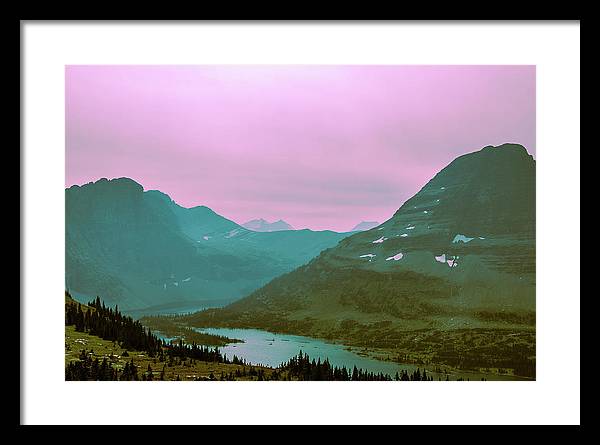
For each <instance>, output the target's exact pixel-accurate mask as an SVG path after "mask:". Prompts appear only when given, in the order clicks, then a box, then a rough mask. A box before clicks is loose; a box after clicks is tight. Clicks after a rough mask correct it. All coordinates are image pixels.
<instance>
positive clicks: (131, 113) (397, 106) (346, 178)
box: [66, 65, 535, 231]
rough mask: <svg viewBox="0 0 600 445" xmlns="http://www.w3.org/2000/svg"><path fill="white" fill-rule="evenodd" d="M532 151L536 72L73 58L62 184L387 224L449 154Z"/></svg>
mask: <svg viewBox="0 0 600 445" xmlns="http://www.w3.org/2000/svg"><path fill="white" fill-rule="evenodd" d="M505 142H514V143H520V144H522V145H524V146H525V148H527V150H528V151H529V153H531V154H533V155H534V156H535V67H534V66H435V65H432V66H401V65H399V66H394V65H390V66H367V65H363V66H360V65H355V66H340V65H331V66H323V65H321V66H318V65H314V66H311V65H281V66H277V65H255V66H252V65H245V66H244V65H205V66H168V65H163V66H68V67H67V68H66V186H67V187H68V186H71V185H73V184H84V183H87V182H90V181H96V180H98V179H99V178H103V177H106V178H115V177H123V176H126V177H129V178H132V179H134V180H135V181H137V182H139V183H140V184H142V185H143V186H144V188H145V189H146V190H152V189H158V190H161V191H163V192H165V193H167V194H168V195H170V196H171V198H173V199H174V200H175V201H176V202H177V203H179V204H180V205H182V206H185V207H192V206H196V205H206V206H208V207H210V208H212V209H213V210H214V211H216V212H217V213H219V214H221V215H223V216H225V217H227V218H230V219H232V220H234V221H236V222H238V223H244V222H246V221H247V220H249V219H253V218H265V219H267V220H269V221H271V220H275V219H280V218H282V219H284V220H285V221H287V222H289V223H290V224H292V225H293V226H294V227H296V228H304V227H307V228H310V229H315V230H321V229H332V230H337V231H346V230H350V229H351V228H352V227H353V226H354V225H355V224H357V223H359V222H360V221H363V220H366V221H373V220H375V221H379V222H383V221H385V220H386V219H388V218H389V217H391V216H392V214H393V213H394V212H395V211H396V210H397V209H398V207H400V205H401V204H402V203H403V202H404V201H405V200H406V199H408V198H410V197H411V196H412V195H413V194H415V193H416V192H417V191H418V190H419V189H420V188H421V187H422V186H423V185H424V184H425V183H426V182H427V181H428V180H429V179H431V177H433V176H434V175H435V174H436V173H437V172H438V171H439V170H440V169H442V168H443V167H444V166H446V165H447V164H448V163H449V162H450V161H452V160H453V159H454V158H455V157H457V156H459V155H462V154H464V153H468V152H471V151H475V150H478V149H480V148H482V147H484V146H486V145H498V144H502V143H505Z"/></svg>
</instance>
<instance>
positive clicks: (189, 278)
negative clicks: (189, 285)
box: [181, 277, 192, 283]
mask: <svg viewBox="0 0 600 445" xmlns="http://www.w3.org/2000/svg"><path fill="white" fill-rule="evenodd" d="M191 279H192V277H187V278H186V279H185V280H181V282H182V283H185V282H187V281H190V280H191Z"/></svg>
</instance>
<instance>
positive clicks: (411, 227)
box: [406, 226, 415, 230]
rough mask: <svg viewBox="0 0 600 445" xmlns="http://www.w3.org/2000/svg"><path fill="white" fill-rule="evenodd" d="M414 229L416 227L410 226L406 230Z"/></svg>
mask: <svg viewBox="0 0 600 445" xmlns="http://www.w3.org/2000/svg"><path fill="white" fill-rule="evenodd" d="M414 228H415V226H409V227H407V228H406V230H412V229H414Z"/></svg>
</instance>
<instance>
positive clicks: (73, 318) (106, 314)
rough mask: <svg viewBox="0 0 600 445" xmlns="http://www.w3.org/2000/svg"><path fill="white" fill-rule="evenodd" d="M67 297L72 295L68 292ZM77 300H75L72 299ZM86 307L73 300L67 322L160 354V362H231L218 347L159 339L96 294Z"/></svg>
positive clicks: (152, 354) (125, 345)
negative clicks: (167, 358)
mask: <svg viewBox="0 0 600 445" xmlns="http://www.w3.org/2000/svg"><path fill="white" fill-rule="evenodd" d="M66 295H67V297H69V298H70V297H71V296H70V295H69V294H68V292H67V293H66ZM73 301H74V300H73ZM85 309H86V310H84V309H83V308H82V307H81V304H80V303H77V302H74V303H71V304H67V305H66V306H65V325H67V326H70V325H74V326H75V330H76V331H79V332H86V333H89V334H90V335H95V336H97V337H100V338H102V339H104V340H109V341H114V342H117V343H119V345H120V346H121V347H122V348H123V349H125V350H127V349H129V350H134V351H144V352H147V353H148V356H149V357H157V358H158V359H159V361H161V362H162V361H164V360H165V355H167V356H168V357H169V358H171V359H172V358H173V357H180V358H189V359H193V360H202V361H206V362H219V363H231V362H230V361H229V360H227V358H226V357H224V356H223V355H222V354H221V353H220V351H219V349H218V348H209V347H206V346H199V345H197V344H195V343H192V344H184V343H183V342H182V341H181V340H180V341H179V343H176V344H171V343H167V342H165V341H163V340H161V339H159V338H158V337H157V336H156V335H154V334H153V333H152V332H151V330H150V329H146V328H145V327H144V326H143V325H142V324H141V323H140V322H139V321H137V320H134V319H133V318H131V317H130V316H127V315H123V314H122V313H121V312H119V309H118V306H117V307H115V309H111V308H107V307H106V306H105V305H104V303H103V302H102V301H101V300H100V297H97V298H96V299H95V300H93V301H91V302H89V303H88V304H87V308H85Z"/></svg>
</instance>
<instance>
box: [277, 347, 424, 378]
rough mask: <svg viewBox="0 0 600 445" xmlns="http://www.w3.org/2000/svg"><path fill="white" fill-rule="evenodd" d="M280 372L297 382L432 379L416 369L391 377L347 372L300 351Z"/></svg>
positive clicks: (345, 369) (344, 368) (283, 365)
mask: <svg viewBox="0 0 600 445" xmlns="http://www.w3.org/2000/svg"><path fill="white" fill-rule="evenodd" d="M278 369H279V370H281V371H286V372H287V374H288V376H289V377H292V378H295V379H298V380H342V381H343V380H378V381H389V380H404V381H431V380H433V377H431V376H428V375H427V371H425V370H423V373H421V371H420V370H419V369H416V370H415V371H414V372H412V373H410V374H409V373H408V372H407V371H406V370H403V371H402V372H401V373H398V372H396V375H395V376H394V378H393V379H392V377H391V376H390V375H388V374H384V373H381V372H379V373H374V372H369V371H366V370H363V369H361V368H357V367H356V366H354V368H353V369H352V371H349V370H348V369H347V368H346V367H345V366H342V367H341V368H340V367H337V366H333V365H331V363H329V360H328V359H325V360H324V361H321V359H320V358H318V359H317V360H315V359H314V358H313V359H312V360H311V359H310V357H309V356H308V354H303V353H302V351H300V353H299V354H298V355H297V356H295V357H292V358H291V359H289V360H288V361H287V362H286V363H283V364H282V365H281V366H280V367H279V368H278Z"/></svg>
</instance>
